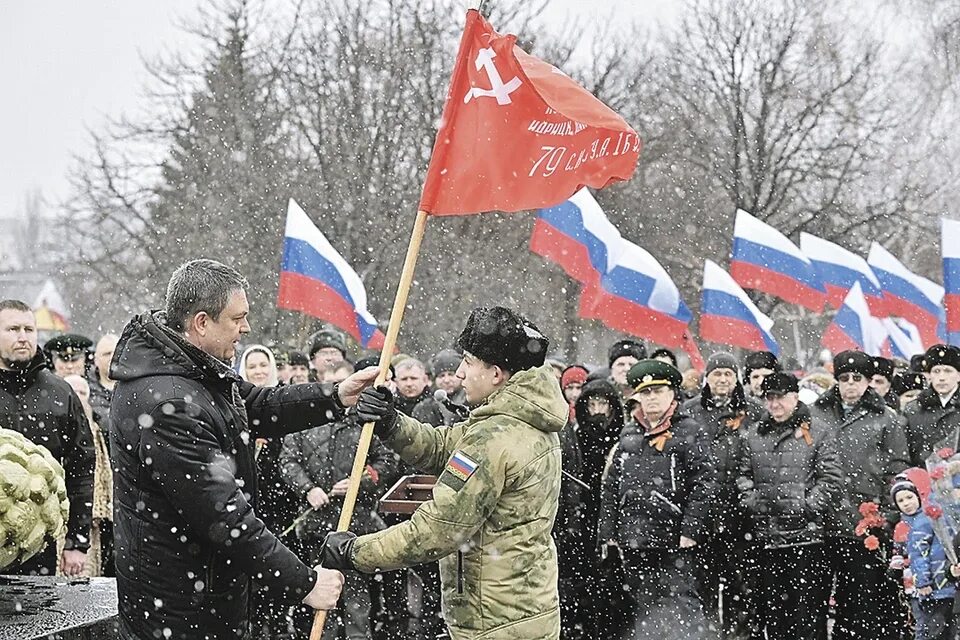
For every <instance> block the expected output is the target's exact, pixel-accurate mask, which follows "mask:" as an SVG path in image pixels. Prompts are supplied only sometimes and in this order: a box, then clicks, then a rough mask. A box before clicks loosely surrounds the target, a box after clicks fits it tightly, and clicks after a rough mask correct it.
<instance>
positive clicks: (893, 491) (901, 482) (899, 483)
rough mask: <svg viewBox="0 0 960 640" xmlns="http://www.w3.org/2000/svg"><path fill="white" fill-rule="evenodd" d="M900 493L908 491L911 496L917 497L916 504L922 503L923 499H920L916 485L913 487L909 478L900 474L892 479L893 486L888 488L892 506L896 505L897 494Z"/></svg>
mask: <svg viewBox="0 0 960 640" xmlns="http://www.w3.org/2000/svg"><path fill="white" fill-rule="evenodd" d="M901 491H909V492H910V493H912V494H913V495H915V496H917V502H921V503H922V502H923V499H922V498H921V497H920V490H919V489H917V485H915V484H914V483H913V481H912V480H910V478H908V477H907V476H906V475H904V474H902V473H901V474H899V475H897V477H896V478H894V480H893V486H892V487H890V501H891V502H893V504H894V505H896V504H897V494H898V493H900V492H901Z"/></svg>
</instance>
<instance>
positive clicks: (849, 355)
mask: <svg viewBox="0 0 960 640" xmlns="http://www.w3.org/2000/svg"><path fill="white" fill-rule="evenodd" d="M876 371H877V366H876V364H875V363H874V361H873V358H872V357H870V356H868V355H867V354H865V353H864V352H863V351H854V350H852V349H851V350H849V351H841V352H840V353H838V354H837V355H835V356H834V357H833V377H834V378H839V377H840V376H842V375H843V374H845V373H859V374H860V375H862V376H863V377H864V378H867V379H868V380H869V379H870V378H872V377H873V374H874V373H876Z"/></svg>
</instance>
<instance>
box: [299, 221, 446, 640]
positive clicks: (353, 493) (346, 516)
mask: <svg viewBox="0 0 960 640" xmlns="http://www.w3.org/2000/svg"><path fill="white" fill-rule="evenodd" d="M426 226H427V212H426V211H423V210H420V211H417V219H416V221H415V222H414V223H413V231H412V232H411V233H410V244H409V245H407V256H406V258H404V261H403V270H402V271H401V272H400V283H399V284H398V285H397V295H396V297H395V298H394V299H393V310H392V311H391V312H390V324H389V325H388V326H387V335H386V337H385V339H384V342H383V350H382V351H381V352H380V372H379V373H378V374H377V380H376V382H375V384H377V385H381V384H383V383H384V382H385V381H386V379H387V373H388V372H389V371H390V358H391V356H392V355H393V351H394V348H395V347H396V344H397V336H398V335H399V334H400V322H401V321H402V320H403V311H404V309H406V307H407V299H408V298H409V297H410V286H411V285H412V284H413V271H414V269H415V268H416V266H417V257H418V256H419V255H420V244H421V243H422V241H423V234H424V232H425V231H426ZM372 440H373V423H372V422H368V423H366V424H365V425H363V431H361V433H360V442H359V444H358V445H357V453H356V455H355V456H354V457H353V469H352V470H351V471H350V486H349V487H348V488H347V495H346V496H344V498H343V509H342V510H341V511H340V520H339V522H338V523H337V531H347V530H348V529H349V528H350V520H351V519H352V518H353V509H354V507H356V505H357V494H358V493H359V492H360V481H361V479H362V478H363V472H364V469H365V468H366V464H367V453H368V452H369V451H370V442H371V441H372ZM326 620H327V612H326V611H317V612H316V614H315V615H314V618H313V627H312V628H311V629H310V640H320V637H321V636H322V635H323V625H324V623H325V622H326Z"/></svg>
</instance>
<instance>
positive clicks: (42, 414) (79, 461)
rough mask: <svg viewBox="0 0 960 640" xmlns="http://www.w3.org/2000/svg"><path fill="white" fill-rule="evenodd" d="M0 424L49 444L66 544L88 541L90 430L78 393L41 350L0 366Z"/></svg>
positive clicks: (91, 463) (87, 543)
mask: <svg viewBox="0 0 960 640" xmlns="http://www.w3.org/2000/svg"><path fill="white" fill-rule="evenodd" d="M0 427H2V428H4V429H12V430H13V431H17V432H19V433H22V434H23V435H24V436H25V437H26V438H27V439H28V440H30V441H32V442H33V443H35V444H38V445H41V446H44V447H46V448H47V449H49V451H50V454H51V455H52V456H53V457H54V458H56V459H57V460H58V461H59V462H60V464H61V465H63V470H64V473H65V475H66V478H65V480H66V485H67V498H69V500H70V519H69V521H68V522H67V542H66V545H67V548H68V549H76V550H78V551H86V550H87V549H88V548H89V547H90V520H91V516H92V510H93V468H94V465H95V464H96V456H95V454H94V450H93V434H92V432H91V431H90V424H89V423H88V422H87V417H86V414H84V412H83V406H82V405H81V404H80V398H78V397H77V394H76V393H74V392H73V388H72V387H71V386H70V385H69V384H67V383H66V382H64V381H63V380H62V379H60V378H59V377H57V375H56V374H54V373H53V372H52V371H50V369H48V368H47V360H46V358H45V357H44V356H43V353H42V352H41V351H39V350H38V351H37V353H36V354H35V355H34V356H33V359H32V360H31V361H30V363H29V364H28V365H27V366H26V367H25V368H24V369H23V370H19V371H5V370H0Z"/></svg>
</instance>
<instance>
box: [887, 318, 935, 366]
mask: <svg viewBox="0 0 960 640" xmlns="http://www.w3.org/2000/svg"><path fill="white" fill-rule="evenodd" d="M881 322H882V323H883V328H884V329H886V331H887V338H888V340H889V341H890V354H891V355H892V356H893V357H895V358H900V359H901V360H906V361H907V362H909V361H910V358H912V357H913V356H915V355H916V354H918V353H923V352H924V351H926V349H925V348H924V345H923V340H922V339H921V337H920V330H919V329H917V327H916V326H915V325H913V324H911V323H910V322H907V321H906V320H903V319H900V320H894V319H893V318H884V319H883V320H881Z"/></svg>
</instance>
